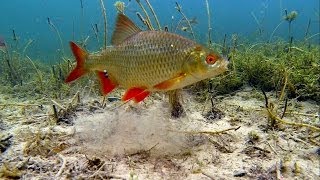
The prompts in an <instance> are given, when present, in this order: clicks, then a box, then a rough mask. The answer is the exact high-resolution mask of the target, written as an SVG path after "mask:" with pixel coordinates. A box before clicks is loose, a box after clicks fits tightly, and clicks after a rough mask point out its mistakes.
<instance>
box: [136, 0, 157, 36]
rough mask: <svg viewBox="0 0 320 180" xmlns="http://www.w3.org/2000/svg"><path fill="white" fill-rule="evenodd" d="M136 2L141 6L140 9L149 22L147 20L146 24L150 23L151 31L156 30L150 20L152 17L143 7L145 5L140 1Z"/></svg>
mask: <svg viewBox="0 0 320 180" xmlns="http://www.w3.org/2000/svg"><path fill="white" fill-rule="evenodd" d="M136 2H137V3H138V4H139V6H140V8H141V9H142V11H143V13H144V15H145V16H146V18H147V20H146V23H149V25H150V28H151V29H150V30H154V28H153V26H152V24H151V20H150V17H149V15H148V12H147V11H146V9H145V8H144V7H143V5H142V4H141V2H140V0H136Z"/></svg>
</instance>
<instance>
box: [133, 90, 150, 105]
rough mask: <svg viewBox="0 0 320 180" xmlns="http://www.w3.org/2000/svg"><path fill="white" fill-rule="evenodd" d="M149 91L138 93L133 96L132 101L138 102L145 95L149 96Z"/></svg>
mask: <svg viewBox="0 0 320 180" xmlns="http://www.w3.org/2000/svg"><path fill="white" fill-rule="evenodd" d="M149 94H150V92H149V91H143V92H142V93H140V94H139V95H137V96H136V97H134V99H133V100H134V102H135V103H138V102H141V101H143V100H144V99H145V98H146V97H147V96H149Z"/></svg>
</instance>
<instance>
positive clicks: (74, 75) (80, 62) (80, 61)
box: [65, 42, 88, 83]
mask: <svg viewBox="0 0 320 180" xmlns="http://www.w3.org/2000/svg"><path fill="white" fill-rule="evenodd" d="M70 47H71V50H72V53H73V55H74V57H75V58H76V61H77V65H76V67H75V68H74V70H73V71H72V72H71V73H70V74H69V75H68V77H67V79H66V80H65V82H66V83H68V82H71V81H74V80H76V79H78V78H79V77H81V76H83V75H84V74H86V73H87V72H88V71H87V70H86V69H85V67H84V64H85V60H86V58H87V56H88V53H87V52H86V51H85V50H83V49H81V48H80V47H79V46H78V45H77V44H76V43H74V42H70Z"/></svg>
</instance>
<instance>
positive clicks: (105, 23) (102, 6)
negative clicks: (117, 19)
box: [100, 0, 107, 49]
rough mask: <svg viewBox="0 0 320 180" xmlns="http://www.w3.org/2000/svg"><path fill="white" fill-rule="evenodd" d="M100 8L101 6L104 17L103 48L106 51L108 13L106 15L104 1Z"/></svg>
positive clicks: (101, 2)
mask: <svg viewBox="0 0 320 180" xmlns="http://www.w3.org/2000/svg"><path fill="white" fill-rule="evenodd" d="M100 6H101V11H102V16H103V25H104V44H103V47H104V49H107V13H106V8H105V7H104V3H103V1H102V0H100Z"/></svg>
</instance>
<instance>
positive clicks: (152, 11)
mask: <svg viewBox="0 0 320 180" xmlns="http://www.w3.org/2000/svg"><path fill="white" fill-rule="evenodd" d="M145 1H146V3H147V5H148V7H149V9H150V11H151V13H152V15H153V17H154V19H155V21H156V23H157V26H158V29H159V30H161V25H160V22H159V20H158V17H157V14H156V13H155V12H154V9H153V7H152V6H151V4H150V2H149V0H145Z"/></svg>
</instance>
